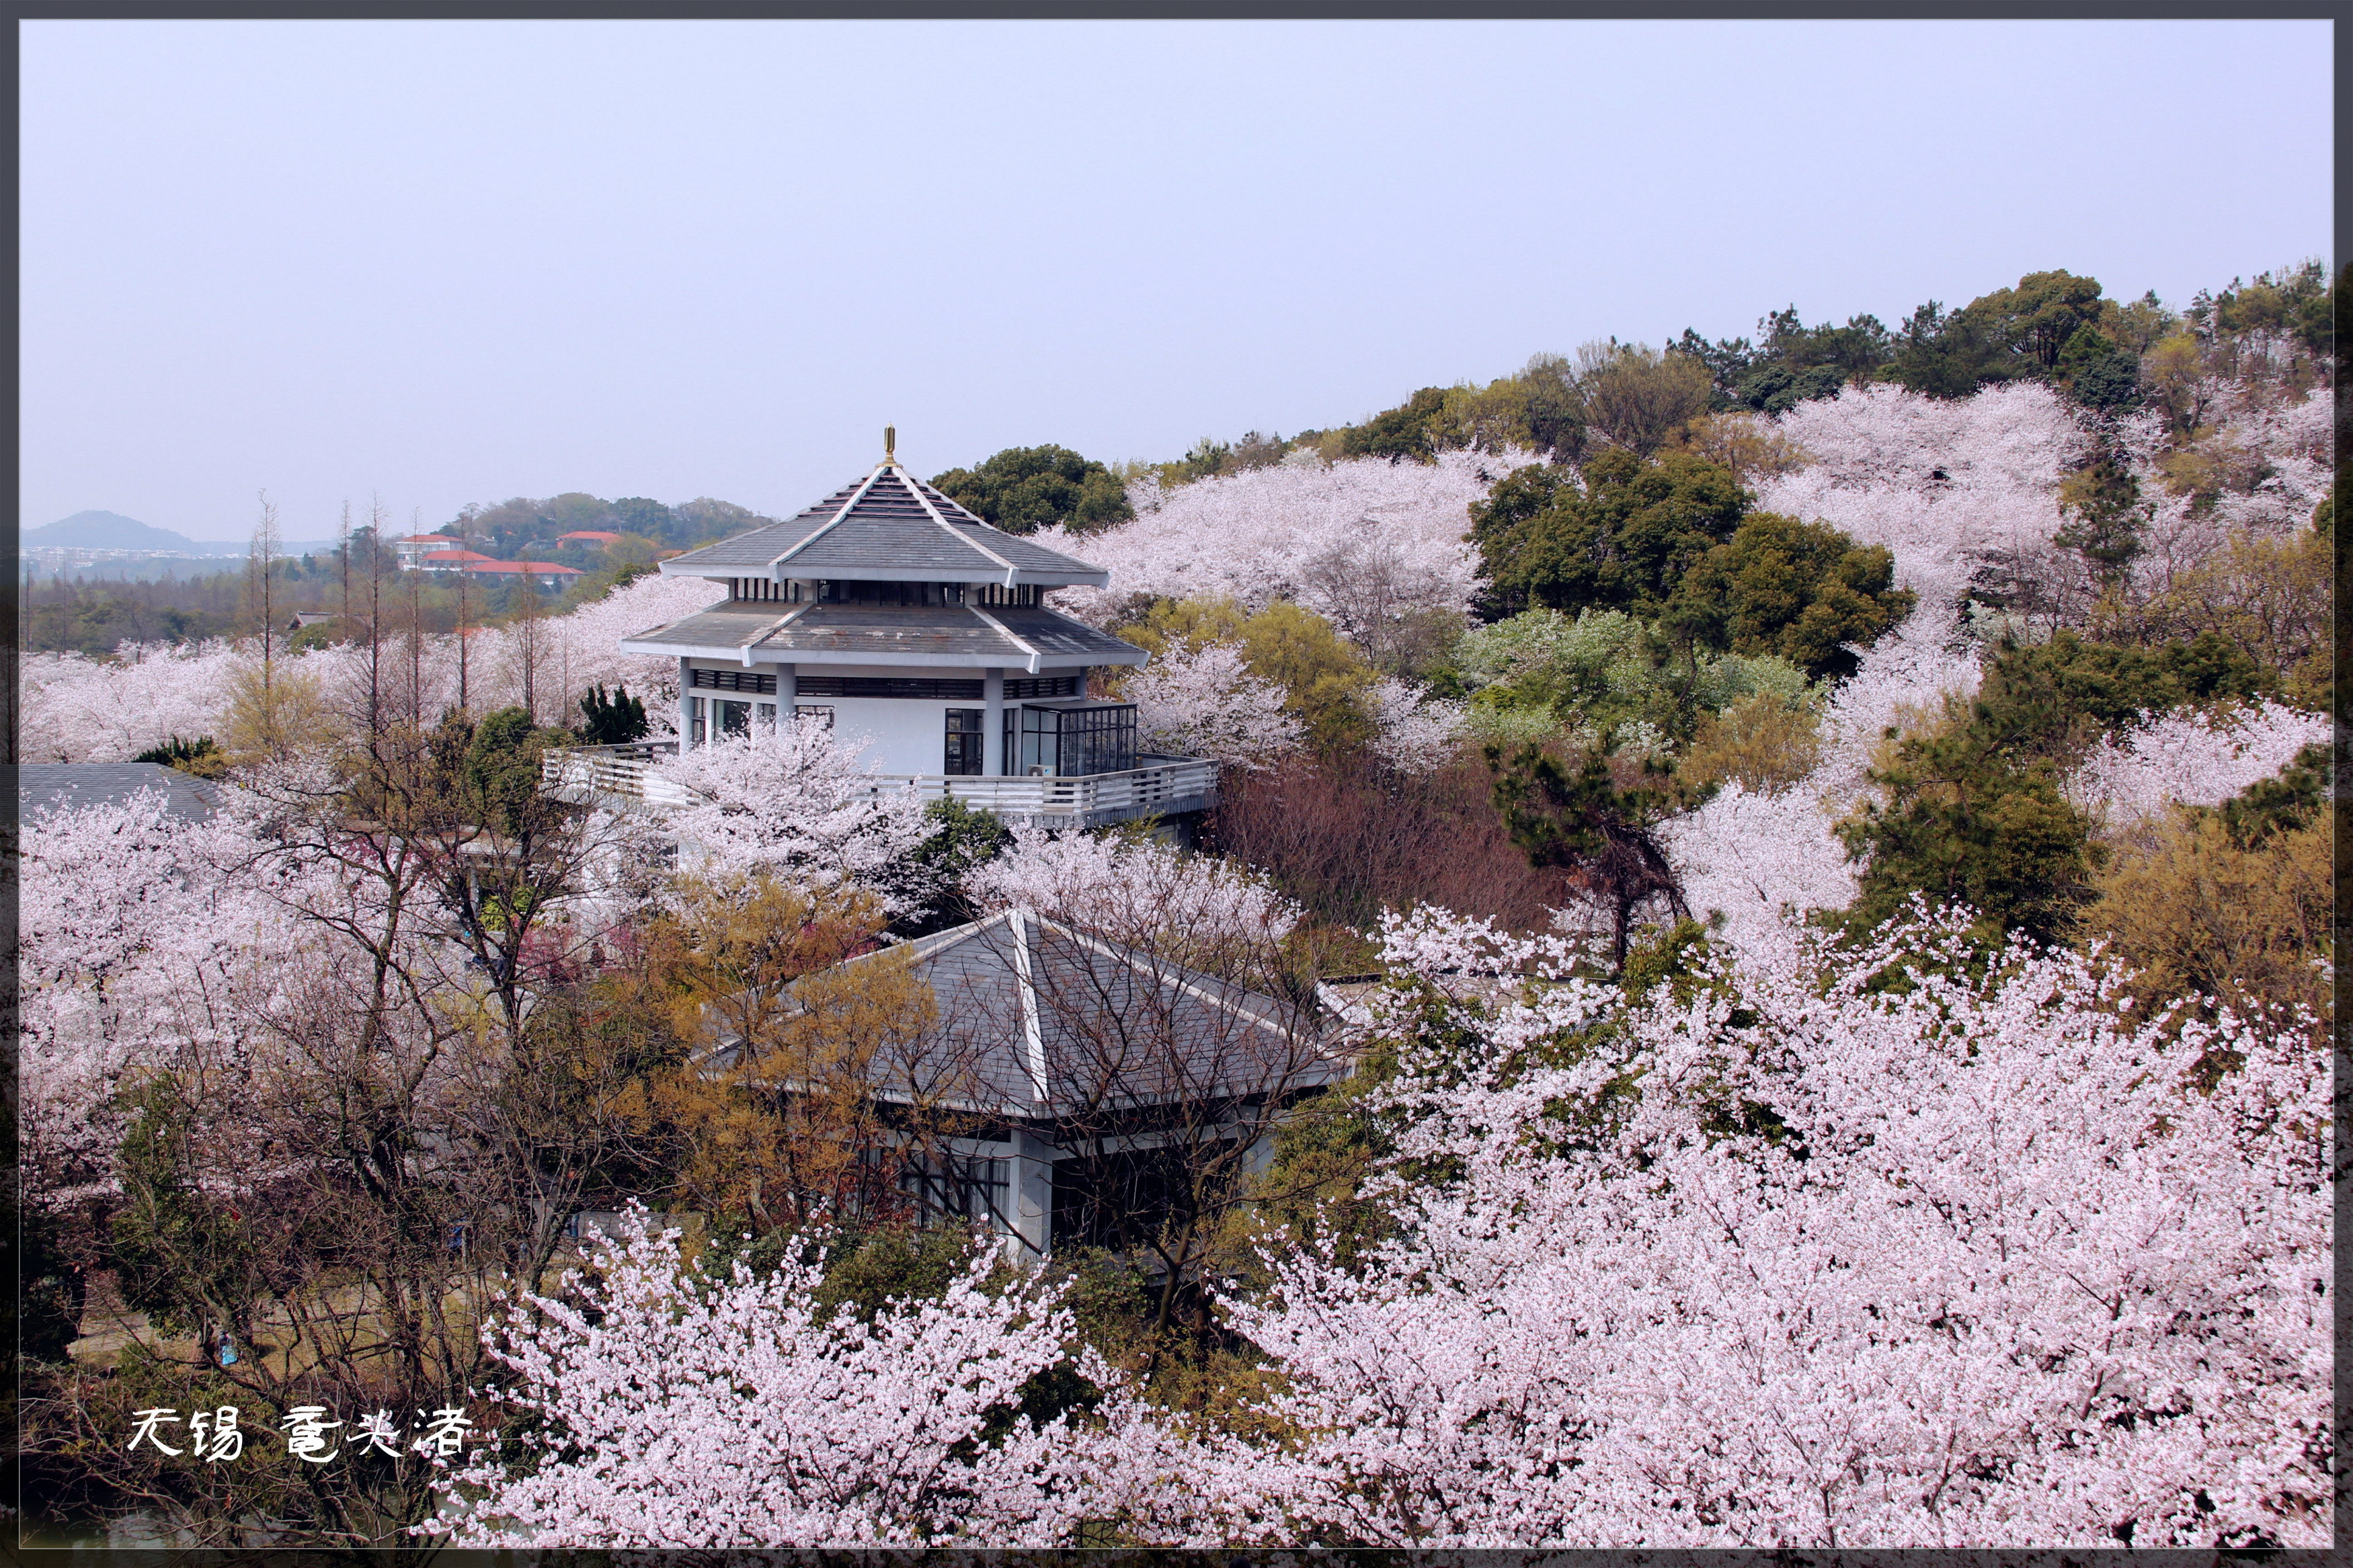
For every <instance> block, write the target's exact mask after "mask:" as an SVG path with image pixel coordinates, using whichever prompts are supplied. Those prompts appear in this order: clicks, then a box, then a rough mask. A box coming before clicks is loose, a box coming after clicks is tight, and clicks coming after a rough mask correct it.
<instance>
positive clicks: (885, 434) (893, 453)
mask: <svg viewBox="0 0 2353 1568" xmlns="http://www.w3.org/2000/svg"><path fill="white" fill-rule="evenodd" d="M882 460H883V461H884V462H886V463H896V462H897V461H898V460H899V427H898V426H896V425H885V426H882Z"/></svg>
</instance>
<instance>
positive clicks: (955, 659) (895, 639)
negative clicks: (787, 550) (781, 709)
mask: <svg viewBox="0 0 2353 1568" xmlns="http://www.w3.org/2000/svg"><path fill="white" fill-rule="evenodd" d="M621 646H622V647H623V648H624V649H625V650H626V651H628V652H634V653H689V652H691V651H692V650H694V649H697V648H707V649H710V650H712V652H711V654H710V655H709V656H708V657H733V656H740V655H741V654H742V653H743V652H744V650H746V649H749V650H750V652H751V657H752V658H753V660H754V662H758V663H767V664H790V663H794V662H796V661H797V660H800V659H804V658H806V659H810V660H817V661H822V662H825V663H830V664H856V663H860V662H873V661H878V660H879V661H881V662H882V663H886V664H887V663H892V662H897V661H902V660H906V659H909V658H916V657H918V656H920V657H921V658H923V659H924V660H925V661H927V662H930V663H934V664H949V665H955V666H958V667H970V668H991V667H1005V668H1027V667H1028V666H1029V661H1030V660H1031V659H1032V658H1040V659H1043V660H1050V661H1051V662H1053V663H1055V664H1058V665H1061V664H1079V663H1084V664H1089V665H1129V664H1142V663H1143V662H1144V660H1145V653H1144V650H1143V649H1142V648H1139V647H1135V646H1134V644H1133V643H1125V642H1122V641H1120V639H1119V638H1117V637H1108V636H1106V635H1104V634H1103V633H1102V632H1099V631H1097V630H1095V629H1094V628H1093V627H1092V626H1087V625H1085V624H1084V623H1082V622H1080V621H1074V620H1072V619H1071V618H1070V617H1069V616H1063V615H1058V614H1056V613H1055V612H1054V611H1052V610H1045V609H1030V608H1011V607H1008V606H1004V605H988V606H987V607H985V608H984V607H981V606H977V605H823V604H820V605H792V606H789V607H785V606H779V605H758V606H756V607H755V606H751V605H746V606H744V607H743V608H732V607H727V606H715V607H713V608H712V609H708V610H703V611H700V612H698V613H697V614H695V615H691V616H685V617H683V618H681V619H679V620H675V621H672V622H670V624H669V625H668V626H656V627H655V628H653V629H652V630H651V631H646V632H639V633H638V635H636V636H635V637H628V638H627V639H625V640H624V641H623V643H622V645H621Z"/></svg>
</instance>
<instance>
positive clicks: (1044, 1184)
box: [1008, 1128, 1060, 1263]
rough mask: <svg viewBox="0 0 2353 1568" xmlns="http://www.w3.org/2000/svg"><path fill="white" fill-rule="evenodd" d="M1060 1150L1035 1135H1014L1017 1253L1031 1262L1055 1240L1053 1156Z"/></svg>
mask: <svg viewBox="0 0 2353 1568" xmlns="http://www.w3.org/2000/svg"><path fill="white" fill-rule="evenodd" d="M1059 1152H1060V1151H1059V1150H1057V1149H1056V1148H1055V1147H1054V1146H1053V1145H1052V1144H1050V1143H1049V1142H1046V1141H1045V1140H1044V1139H1042V1138H1039V1136H1038V1135H1037V1134H1036V1133H1034V1132H1028V1131H1023V1130H1021V1129H1019V1128H1016V1129H1014V1132H1013V1213H1012V1214H1011V1215H1009V1216H1008V1217H1009V1218H1010V1219H1011V1220H1012V1221H1013V1230H1014V1234H1015V1235H1017V1236H1018V1237H1020V1238H1021V1241H1020V1244H1019V1246H1018V1247H1017V1248H1016V1250H1017V1251H1018V1253H1019V1255H1020V1256H1021V1257H1022V1258H1026V1259H1028V1260H1029V1262H1031V1263H1036V1262H1038V1261H1039V1260H1040V1259H1042V1258H1044V1257H1045V1256H1046V1249H1047V1248H1048V1247H1050V1246H1052V1245H1053V1240H1054V1156H1055V1155H1056V1154H1057V1153H1059Z"/></svg>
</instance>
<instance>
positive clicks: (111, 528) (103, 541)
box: [17, 511, 335, 556]
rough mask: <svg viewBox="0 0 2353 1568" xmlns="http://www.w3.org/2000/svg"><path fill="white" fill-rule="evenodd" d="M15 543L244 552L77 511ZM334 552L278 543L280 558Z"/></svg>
mask: <svg viewBox="0 0 2353 1568" xmlns="http://www.w3.org/2000/svg"><path fill="white" fill-rule="evenodd" d="M17 543H18V544H20V545H22V546H24V547H25V548H27V549H40V548H43V547H47V548H48V549H51V550H153V551H161V552H177V553H179V554H183V555H200V556H201V555H210V556H232V555H234V556H242V555H244V554H245V553H246V549H247V546H246V542H245V541H244V540H242V539H190V538H189V537H188V536H187V535H186V534H185V533H175V532H174V531H172V530H170V529H168V528H157V527H155V526H154V525H153V524H152V523H145V522H142V521H139V520H138V519H137V518H135V517H124V516H123V515H122V514H121V512H115V511H78V512H76V513H74V514H73V515H72V516H71V517H69V518H62V519H60V520H58V521H56V522H50V523H44V524H42V525H41V526H40V527H39V528H28V529H26V531H24V534H23V535H22V536H21V537H20V538H19V539H18V541H17ZM334 548H335V542H334V541H333V540H332V539H285V540H280V541H279V543H278V550H279V553H280V554H281V555H325V554H328V553H329V552H332V551H333V549H334Z"/></svg>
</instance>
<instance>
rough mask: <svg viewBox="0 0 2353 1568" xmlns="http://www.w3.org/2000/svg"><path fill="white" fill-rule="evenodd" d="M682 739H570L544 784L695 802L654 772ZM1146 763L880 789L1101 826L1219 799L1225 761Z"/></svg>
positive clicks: (906, 782) (875, 789) (547, 767)
mask: <svg viewBox="0 0 2353 1568" xmlns="http://www.w3.org/2000/svg"><path fill="white" fill-rule="evenodd" d="M677 752H678V742H675V741H651V742H638V743H637V744H635V745H627V746H568V747H564V748H560V749H558V750H555V751H551V752H548V753H547V754H546V755H545V756H544V757H543V758H542V759H541V762H540V784H541V785H542V787H543V788H544V789H546V790H547V791H548V792H549V793H551V794H553V795H556V796H557V797H558V798H560V799H564V800H569V801H573V802H575V803H577V804H579V805H589V804H592V803H593V804H595V805H603V806H608V807H615V808H617V809H620V810H625V811H628V810H636V811H653V812H658V813H659V812H666V811H669V810H671V809H674V808H676V807H678V806H682V805H692V804H693V802H692V801H691V799H690V798H689V797H688V795H686V793H685V792H684V791H683V790H681V789H680V788H679V787H678V786H677V785H676V784H671V783H670V782H669V781H667V780H665V779H663V778H662V777H661V776H660V775H659V774H657V773H653V772H652V765H653V763H654V761H655V759H656V758H657V757H659V756H665V755H669V756H675V755H676V754H677ZM1137 760H1138V761H1139V762H1140V763H1144V765H1143V766H1141V767H1134V768H1129V769H1126V770H1124V772H1120V773H1090V774H1086V775H1083V776H1081V777H1076V778H989V777H975V776H968V775H967V776H957V775H954V774H948V773H873V774H871V775H869V776H870V777H871V780H872V782H871V784H869V785H868V789H867V793H868V794H870V795H875V796H881V795H884V794H888V793H894V792H897V791H901V790H913V792H914V794H915V797H916V798H917V799H919V800H921V801H923V802H924V803H925V804H926V805H928V804H930V803H931V802H933V801H935V800H947V799H954V800H959V801H962V802H963V803H964V804H965V805H968V806H971V807H972V808H973V809H975V810H976V811H987V812H994V813H995V814H996V815H997V816H1001V817H1004V818H1005V819H1006V820H1007V821H1008V822H1024V821H1026V822H1030V823H1034V824H1037V825H1039V826H1083V827H1101V826H1105V825H1107V824H1110V823H1114V822H1126V821H1129V820H1132V819H1134V818H1135V817H1139V816H1176V815H1177V814H1178V813H1180V812H1187V811H1201V810H1205V809H1207V808H1208V807H1209V806H1212V805H1216V804H1217V800H1218V764H1217V763H1212V762H1209V761H1207V760H1205V759H1203V758H1200V757H1171V756H1164V755H1161V754H1159V753H1156V752H1145V753H1141V754H1140V755H1139V756H1138V758H1137Z"/></svg>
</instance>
